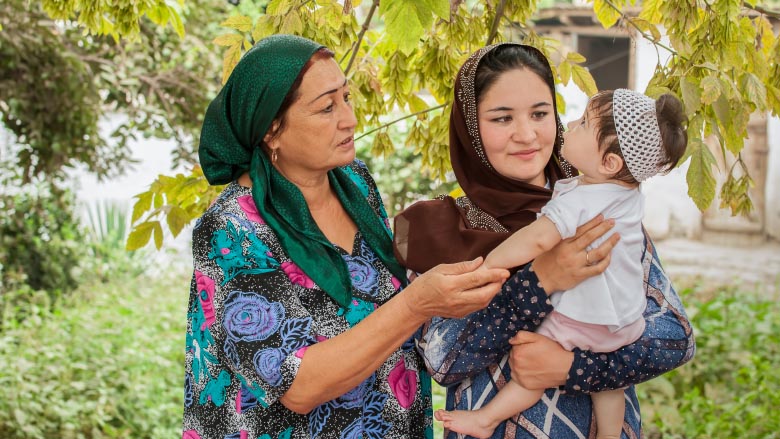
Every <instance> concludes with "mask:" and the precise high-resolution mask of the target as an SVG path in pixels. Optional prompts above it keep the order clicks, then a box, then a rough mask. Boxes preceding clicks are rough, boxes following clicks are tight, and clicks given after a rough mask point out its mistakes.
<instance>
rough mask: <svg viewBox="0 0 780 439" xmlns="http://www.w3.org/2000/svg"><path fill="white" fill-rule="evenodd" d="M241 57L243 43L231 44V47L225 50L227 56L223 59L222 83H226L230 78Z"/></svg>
mask: <svg viewBox="0 0 780 439" xmlns="http://www.w3.org/2000/svg"><path fill="white" fill-rule="evenodd" d="M240 59H241V43H239V44H236V45H235V46H231V47H230V49H228V50H227V51H226V52H225V57H224V58H223V60H222V83H223V84H224V83H226V82H227V80H228V78H230V74H231V73H232V72H233V69H234V68H235V67H236V64H238V61H239V60H240Z"/></svg>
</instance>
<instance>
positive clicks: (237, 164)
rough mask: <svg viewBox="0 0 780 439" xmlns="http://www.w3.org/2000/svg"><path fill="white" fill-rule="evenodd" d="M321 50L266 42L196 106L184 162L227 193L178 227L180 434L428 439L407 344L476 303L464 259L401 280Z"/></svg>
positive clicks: (486, 279) (423, 380) (335, 75)
mask: <svg viewBox="0 0 780 439" xmlns="http://www.w3.org/2000/svg"><path fill="white" fill-rule="evenodd" d="M355 125H356V119H355V116H354V114H353V111H352V107H351V105H350V102H349V85H348V83H347V81H346V79H345V77H344V74H343V73H342V71H341V69H340V68H339V66H338V64H337V63H336V62H335V61H334V59H333V53H332V52H330V51H328V50H327V49H324V48H323V47H322V46H320V45H319V44H316V43H314V42H312V41H310V40H307V39H304V38H299V37H293V36H286V35H276V36H272V37H269V38H266V39H264V40H262V41H260V42H259V43H257V45H256V46H255V47H254V48H252V49H251V50H250V51H249V52H247V53H246V54H245V55H244V57H243V58H242V59H241V61H240V62H239V63H238V65H237V66H236V68H235V70H234V71H233V73H232V75H231V76H230V78H229V80H228V81H227V83H226V84H225V86H224V87H223V89H222V91H221V92H220V93H219V95H218V96H217V97H216V98H215V99H214V101H213V102H212V103H211V105H210V106H209V108H208V111H207V113H206V117H205V119H204V122H203V130H202V133H201V142H200V162H201V165H202V167H203V172H204V174H205V175H206V178H207V179H208V180H209V182H210V183H211V184H227V186H226V188H225V189H224V190H223V192H222V194H221V195H220V196H219V197H218V199H217V200H216V202H215V203H214V204H213V205H212V206H211V207H210V208H209V210H208V211H207V212H206V213H205V214H204V215H203V217H202V218H200V219H199V221H198V222H197V224H196V226H195V229H194V231H193V243H192V246H193V257H194V266H195V267H194V268H195V270H194V277H193V280H192V287H191V290H190V299H189V310H188V314H187V316H188V324H187V350H186V376H185V407H184V427H183V437H185V438H204V439H205V438H219V439H223V438H236V439H244V438H251V439H256V438H258V437H260V438H263V439H282V438H292V437H298V438H301V437H311V438H360V437H362V438H377V439H379V438H422V437H430V436H431V435H432V431H431V395H430V377H429V376H428V375H427V374H426V372H425V368H424V364H423V362H422V360H421V358H420V357H419V355H418V354H417V352H416V351H415V349H414V344H413V343H411V342H410V339H411V337H412V336H413V335H414V334H415V333H416V332H417V331H418V330H419V328H420V326H421V325H422V324H423V323H424V322H426V321H427V320H429V319H430V318H431V317H433V316H434V315H443V316H448V317H462V316H465V315H467V314H469V313H471V312H473V311H475V310H477V309H480V308H483V307H484V306H486V305H487V304H488V303H489V302H490V300H491V299H492V298H493V296H495V294H496V293H497V292H498V290H499V288H500V286H501V284H502V283H503V282H504V281H505V280H506V278H507V276H508V273H507V272H506V271H505V270H490V271H486V270H476V269H477V268H478V267H479V265H480V264H481V260H480V258H476V259H474V260H472V261H470V262H463V263H459V264H447V265H439V266H437V267H436V268H433V269H432V270H430V271H428V272H427V273H425V274H423V275H422V276H420V277H418V278H417V279H416V280H415V281H414V282H411V283H409V281H408V280H407V278H406V276H405V270H404V269H403V268H402V267H401V266H400V265H399V264H398V262H397V261H396V260H395V258H394V256H393V249H392V240H391V234H390V230H389V228H388V227H387V216H386V214H385V210H384V208H383V206H382V202H381V199H380V197H379V193H378V191H377V188H376V186H375V185H374V182H373V180H372V178H371V176H370V175H369V174H368V171H367V170H366V168H365V166H364V165H363V164H362V163H360V162H358V161H355V148H354V143H353V133H354V128H355Z"/></svg>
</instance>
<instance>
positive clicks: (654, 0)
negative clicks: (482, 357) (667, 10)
mask: <svg viewBox="0 0 780 439" xmlns="http://www.w3.org/2000/svg"><path fill="white" fill-rule="evenodd" d="M662 4H663V0H644V1H642V12H640V13H639V17H640V18H642V19H645V20H647V21H648V22H650V23H660V22H661V20H662V19H663V15H662V14H661V5H662Z"/></svg>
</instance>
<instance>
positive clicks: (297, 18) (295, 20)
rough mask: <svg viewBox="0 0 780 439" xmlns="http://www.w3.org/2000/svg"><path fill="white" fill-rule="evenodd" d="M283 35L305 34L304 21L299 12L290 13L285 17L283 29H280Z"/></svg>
mask: <svg viewBox="0 0 780 439" xmlns="http://www.w3.org/2000/svg"><path fill="white" fill-rule="evenodd" d="M280 31H281V33H283V34H292V35H300V34H302V33H303V21H302V20H301V14H299V13H298V12H297V11H290V12H288V13H287V15H285V16H284V21H283V22H282V28H281V29H280Z"/></svg>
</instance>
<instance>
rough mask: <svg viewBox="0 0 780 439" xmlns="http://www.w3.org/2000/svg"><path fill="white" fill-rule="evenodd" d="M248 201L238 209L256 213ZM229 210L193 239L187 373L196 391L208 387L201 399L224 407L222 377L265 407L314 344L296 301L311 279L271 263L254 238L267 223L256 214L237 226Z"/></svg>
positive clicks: (221, 210) (203, 224)
mask: <svg viewBox="0 0 780 439" xmlns="http://www.w3.org/2000/svg"><path fill="white" fill-rule="evenodd" d="M245 197H247V198H243V197H239V198H238V204H239V206H241V207H242V208H243V207H249V208H250V209H251V210H254V203H253V202H252V201H251V196H245ZM229 209H230V206H228V205H221V204H217V205H215V206H214V207H212V210H211V211H210V213H208V214H207V215H205V216H204V217H203V218H202V219H201V221H200V222H199V224H198V225H197V226H196V228H195V230H194V232H193V255H194V258H193V259H194V260H193V262H194V267H195V275H194V283H195V287H196V289H197V291H198V292H199V294H198V296H197V297H198V300H197V301H193V303H191V304H190V311H189V317H190V318H189V321H190V328H188V346H191V347H192V348H193V354H194V356H195V358H194V359H193V361H192V369H193V371H192V372H193V376H194V377H195V381H196V384H198V385H205V389H206V390H205V391H201V392H200V395H201V399H208V398H211V400H212V401H215V400H221V395H222V394H223V393H224V389H222V388H220V387H224V383H225V382H228V381H229V380H228V381H226V380H225V379H223V378H222V377H223V376H226V375H235V376H236V377H238V379H239V380H240V381H241V383H242V386H244V387H246V388H247V389H248V390H250V391H251V392H252V393H253V394H254V396H255V397H256V398H257V402H258V403H259V404H261V405H263V406H268V405H271V404H273V403H274V402H275V401H276V400H277V399H278V398H279V396H281V395H283V394H284V393H285V392H286V391H287V389H288V388H289V386H290V385H291V384H292V381H293V379H294V378H295V375H296V372H297V370H298V366H299V365H300V356H301V355H300V353H301V351H302V349H304V348H305V347H306V346H308V345H309V344H311V343H314V342H316V339H315V336H314V334H313V333H312V316H311V315H310V314H309V313H308V312H307V311H306V308H305V307H304V306H302V304H301V303H300V301H299V300H298V299H299V295H298V294H295V289H296V288H300V287H302V286H305V284H306V283H307V282H308V283H311V279H309V278H308V277H306V276H305V275H303V273H302V272H301V271H300V269H298V268H297V266H295V264H294V263H292V262H285V263H280V261H279V259H278V256H277V257H275V256H274V254H275V253H276V254H278V253H279V252H278V250H279V249H275V250H277V251H275V252H272V250H271V248H269V247H268V245H267V244H266V243H265V242H264V240H263V239H262V236H263V235H262V234H261V233H256V232H259V230H257V229H260V228H262V227H265V224H264V222H263V221H262V219H259V218H257V219H255V221H251V220H252V219H253V218H251V217H252V216H253V214H254V215H257V213H256V210H255V212H254V213H250V214H249V215H247V216H248V217H249V218H242V217H241V216H240V215H238V214H237V213H234V212H230V210H229ZM247 219H249V220H250V221H247ZM291 280H292V283H291ZM309 286H311V285H309ZM291 290H292V291H291ZM217 370H219V371H220V372H219V374H218V375H217V376H214V373H213V371H217ZM204 383H205V384H204Z"/></svg>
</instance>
